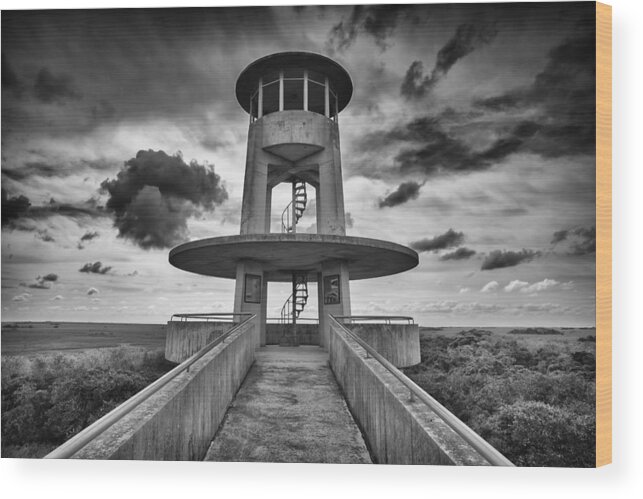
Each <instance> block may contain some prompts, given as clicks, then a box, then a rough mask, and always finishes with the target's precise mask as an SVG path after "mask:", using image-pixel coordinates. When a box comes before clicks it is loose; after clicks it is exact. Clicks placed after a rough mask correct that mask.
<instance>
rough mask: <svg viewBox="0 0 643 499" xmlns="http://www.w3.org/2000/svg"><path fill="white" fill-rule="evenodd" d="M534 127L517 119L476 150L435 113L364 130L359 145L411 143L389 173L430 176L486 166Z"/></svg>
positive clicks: (520, 144) (514, 147) (367, 148)
mask: <svg viewBox="0 0 643 499" xmlns="http://www.w3.org/2000/svg"><path fill="white" fill-rule="evenodd" d="M538 130H539V126H538V125H537V124H536V123H533V122H529V121H524V122H520V123H518V124H517V125H515V126H514V127H513V128H512V129H511V130H509V131H508V132H507V133H505V135H503V136H502V137H500V138H498V139H497V140H495V141H494V142H492V143H491V144H489V145H488V146H487V147H486V148H485V149H482V150H480V151H476V150H473V149H472V148H471V147H470V146H469V145H467V144H466V143H465V142H464V141H463V140H460V139H459V138H457V137H454V136H452V135H451V134H449V133H448V132H447V131H446V130H445V129H444V128H443V126H442V125H441V120H440V119H439V118H438V117H433V116H425V117H420V118H417V119H415V120H413V121H411V122H409V123H406V124H404V125H398V126H397V127H394V128H393V129H391V130H389V131H385V132H374V133H371V134H368V135H367V136H366V137H364V138H363V139H362V141H361V142H360V143H359V147H360V148H361V149H362V150H364V151H373V150H375V149H378V148H383V147H389V146H391V145H392V144H396V143H402V144H405V143H409V144H414V145H413V146H411V147H409V146H403V148H402V150H401V151H400V152H398V153H397V155H396V156H395V157H394V161H395V167H396V168H395V170H393V171H391V172H390V173H399V174H410V173H420V174H422V175H424V176H427V177H430V176H434V175H443V174H450V173H469V172H475V171H482V170H487V169H489V168H491V167H492V166H494V165H495V164H497V163H499V162H501V161H503V160H504V159H505V158H506V157H507V156H509V155H511V154H513V153H515V152H518V151H519V150H520V149H521V148H522V147H523V146H524V144H525V141H527V140H528V139H529V138H530V137H532V136H533V135H534V134H536V133H537V132H538ZM402 202H404V201H402ZM398 204H399V203H398Z"/></svg>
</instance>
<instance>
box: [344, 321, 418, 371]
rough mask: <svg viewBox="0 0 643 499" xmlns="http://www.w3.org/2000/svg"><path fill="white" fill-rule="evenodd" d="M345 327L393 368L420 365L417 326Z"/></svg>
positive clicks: (365, 325)
mask: <svg viewBox="0 0 643 499" xmlns="http://www.w3.org/2000/svg"><path fill="white" fill-rule="evenodd" d="M346 327H347V328H348V329H350V330H351V331H352V332H353V333H355V334H356V335H357V336H359V337H360V338H361V339H362V340H364V341H365V342H366V343H368V344H369V345H370V346H372V347H373V348H374V349H375V350H376V351H377V353H379V354H380V355H381V356H382V357H384V358H385V359H386V360H388V361H389V362H390V363H391V364H393V365H394V366H395V367H409V366H414V365H415V364H419V363H420V327H419V326H418V325H417V324H350V325H346Z"/></svg>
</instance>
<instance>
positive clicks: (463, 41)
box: [401, 24, 498, 99]
mask: <svg viewBox="0 0 643 499" xmlns="http://www.w3.org/2000/svg"><path fill="white" fill-rule="evenodd" d="M497 34H498V31H497V30H496V29H495V28H494V27H492V26H488V25H480V26H476V25H474V24H461V25H460V26H458V27H457V29H456V32H455V34H454V35H453V37H452V38H451V39H450V40H449V41H448V42H447V43H446V45H444V46H443V47H442V48H441V49H440V51H439V52H438V56H437V60H436V62H435V66H434V67H433V70H432V71H431V74H430V75H427V76H425V75H424V67H423V65H422V62H421V61H414V62H413V63H412V64H411V66H410V67H409V69H408V71H407V72H406V76H405V77H404V81H403V82H402V87H401V93H402V95H404V96H405V97H407V98H416V99H417V98H420V97H423V96H424V95H425V94H426V93H427V92H428V91H429V90H430V89H431V88H432V87H433V86H434V85H435V84H436V83H437V82H439V81H440V80H441V79H442V78H444V76H445V75H446V74H447V73H448V72H449V70H450V69H451V67H453V65H454V64H455V63H456V62H458V61H459V60H460V59H462V58H463V57H464V56H466V55H468V54H470V53H471V52H473V51H474V50H475V49H476V48H478V47H480V46H482V45H485V44H487V43H489V42H491V41H492V40H493V39H494V38H495V37H496V35H497Z"/></svg>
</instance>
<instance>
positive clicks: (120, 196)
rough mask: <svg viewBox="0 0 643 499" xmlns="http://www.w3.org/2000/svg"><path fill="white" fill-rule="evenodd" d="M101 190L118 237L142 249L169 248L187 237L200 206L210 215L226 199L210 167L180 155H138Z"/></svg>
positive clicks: (226, 195)
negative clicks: (112, 216) (188, 161)
mask: <svg viewBox="0 0 643 499" xmlns="http://www.w3.org/2000/svg"><path fill="white" fill-rule="evenodd" d="M101 188H102V189H103V190H104V191H105V192H107V193H108V194H109V200H108V201H107V205H106V208H107V210H108V211H110V212H112V213H113V214H114V226H115V227H116V228H117V229H118V235H119V237H123V238H126V239H130V240H132V241H133V242H135V243H136V244H138V245H139V246H140V247H142V248H144V249H149V248H167V247H170V246H173V245H175V244H178V243H180V242H182V241H184V240H185V239H186V237H187V219H188V218H189V217H190V216H193V215H195V214H196V213H197V209H198V208H203V209H205V210H208V211H213V210H214V208H215V206H217V205H220V204H221V203H223V202H224V201H225V200H226V199H228V193H227V192H226V190H225V187H223V185H222V183H221V177H219V175H217V174H216V173H214V168H213V167H212V166H211V165H200V164H198V163H197V162H196V161H191V162H190V164H187V163H185V161H183V158H182V156H181V155H180V154H177V155H174V156H168V155H167V154H166V153H165V152H163V151H152V150H148V151H139V152H138V153H137V154H136V157H135V158H132V159H130V160H128V161H126V162H125V166H124V167H123V169H122V170H121V171H120V172H119V173H118V175H117V177H116V178H115V179H112V180H105V181H104V182H103V183H102V184H101Z"/></svg>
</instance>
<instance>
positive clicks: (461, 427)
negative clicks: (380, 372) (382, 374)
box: [330, 315, 513, 466]
mask: <svg viewBox="0 0 643 499" xmlns="http://www.w3.org/2000/svg"><path fill="white" fill-rule="evenodd" d="M338 319H342V317H341V316H338V317H335V316H332V315H331V316H330V322H331V325H332V326H334V327H336V328H338V329H339V330H340V331H341V332H343V333H344V334H346V335H347V336H348V337H350V338H351V339H352V340H354V341H355V342H356V343H357V344H358V345H359V346H361V347H362V348H363V349H364V350H365V351H366V358H368V357H372V358H374V359H375V360H376V361H377V362H379V363H380V364H381V365H382V366H383V367H384V368H385V369H386V370H387V371H389V372H390V373H391V374H392V375H393V376H395V378H397V380H398V381H400V382H401V383H402V384H403V385H404V386H405V387H406V388H407V389H408V390H409V392H410V396H411V398H412V399H413V398H417V399H418V400H420V401H422V402H423V403H424V404H425V405H426V406H427V407H428V408H429V409H430V410H431V411H433V412H434V413H435V414H437V415H438V416H439V417H440V419H442V420H443V421H444V422H445V423H446V424H447V425H448V426H449V427H450V428H451V429H452V430H453V431H455V432H456V433H457V434H458V435H460V436H461V437H462V438H463V439H464V440H465V441H466V442H467V443H468V444H469V445H470V446H471V447H473V448H474V449H475V450H476V451H477V452H478V453H479V454H480V455H481V456H482V457H484V458H485V459H486V460H487V461H488V462H489V463H490V464H491V465H493V466H513V463H512V462H511V461H509V460H508V459H507V458H506V457H505V456H503V455H502V454H501V453H500V452H499V451H498V450H497V449H496V448H495V447H493V446H492V445H491V444H489V442H487V441H486V440H484V439H483V438H482V437H481V436H480V435H478V434H477V433H476V432H475V431H473V430H472V429H471V428H469V427H468V426H467V425H466V424H464V423H463V422H462V421H460V419H458V417H457V416H455V414H453V413H452V412H450V411H449V410H448V409H447V408H446V407H444V406H443V405H442V404H440V402H438V401H437V400H435V399H434V398H433V397H431V395H429V394H428V393H426V392H425V391H424V390H422V388H420V387H419V386H418V385H416V384H415V383H414V382H413V381H411V380H410V379H409V378H408V377H407V376H406V375H404V373H402V372H401V371H400V370H399V369H397V368H396V367H395V366H394V365H393V364H391V363H390V362H389V361H388V360H386V359H385V358H384V357H382V356H381V355H380V354H379V353H378V352H377V351H376V350H375V349H374V348H372V347H371V346H370V345H369V344H368V343H366V342H365V341H363V340H362V339H361V338H360V337H359V336H357V335H356V334H355V333H353V332H352V331H350V330H349V329H347V328H346V327H344V325H343V324H341V323H340V322H339V320H338Z"/></svg>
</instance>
